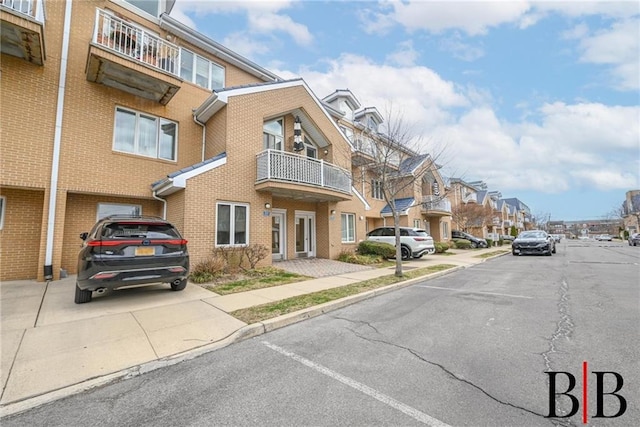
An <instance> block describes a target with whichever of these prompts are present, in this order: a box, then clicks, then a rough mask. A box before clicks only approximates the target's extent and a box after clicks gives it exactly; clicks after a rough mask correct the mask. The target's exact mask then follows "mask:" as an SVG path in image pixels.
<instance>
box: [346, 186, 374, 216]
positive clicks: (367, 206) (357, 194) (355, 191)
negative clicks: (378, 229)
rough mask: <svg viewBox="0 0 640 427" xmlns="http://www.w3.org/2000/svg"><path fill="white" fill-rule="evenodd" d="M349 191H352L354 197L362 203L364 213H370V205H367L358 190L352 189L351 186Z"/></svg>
mask: <svg viewBox="0 0 640 427" xmlns="http://www.w3.org/2000/svg"><path fill="white" fill-rule="evenodd" d="M351 190H352V191H353V193H354V194H355V195H356V197H357V198H358V199H360V201H361V202H362V204H363V205H364V210H365V211H370V210H371V205H370V204H369V203H367V200H366V199H365V198H364V197H362V194H360V193H359V192H358V190H356V187H353V186H352V187H351Z"/></svg>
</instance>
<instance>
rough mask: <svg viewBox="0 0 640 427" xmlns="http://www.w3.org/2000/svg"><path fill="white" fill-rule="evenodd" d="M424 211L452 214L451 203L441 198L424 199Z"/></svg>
mask: <svg viewBox="0 0 640 427" xmlns="http://www.w3.org/2000/svg"><path fill="white" fill-rule="evenodd" d="M422 206H423V210H427V211H442V212H451V202H450V201H449V199H443V198H442V197H439V196H433V195H430V196H424V197H423V198H422Z"/></svg>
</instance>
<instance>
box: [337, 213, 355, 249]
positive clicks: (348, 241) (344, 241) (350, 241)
mask: <svg viewBox="0 0 640 427" xmlns="http://www.w3.org/2000/svg"><path fill="white" fill-rule="evenodd" d="M343 215H344V216H345V217H346V218H347V221H346V224H347V239H349V217H352V218H353V240H343V239H342V232H343V231H344V230H343V229H342V216H343ZM356 241H357V238H356V214H355V213H351V212H340V242H341V243H355V242H356Z"/></svg>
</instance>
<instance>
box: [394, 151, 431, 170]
mask: <svg viewBox="0 0 640 427" xmlns="http://www.w3.org/2000/svg"><path fill="white" fill-rule="evenodd" d="M428 158H429V155H428V154H421V155H419V156H412V157H408V158H406V159H404V160H403V161H402V162H401V163H400V166H399V167H398V172H399V173H400V174H403V175H408V174H412V173H414V172H415V171H416V169H418V168H419V167H420V166H421V165H422V164H423V163H424V162H425V161H426V160H427V159H428Z"/></svg>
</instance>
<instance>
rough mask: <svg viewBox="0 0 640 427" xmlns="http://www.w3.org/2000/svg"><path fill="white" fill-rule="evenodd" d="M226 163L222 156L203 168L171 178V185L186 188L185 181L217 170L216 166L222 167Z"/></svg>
mask: <svg viewBox="0 0 640 427" xmlns="http://www.w3.org/2000/svg"><path fill="white" fill-rule="evenodd" d="M226 163H227V156H224V157H223V158H221V159H218V160H216V161H215V162H211V163H207V164H206V165H204V166H200V167H199V168H197V169H193V170H190V171H189V172H185V173H181V174H180V175H178V176H176V177H175V178H173V185H174V186H175V187H180V188H185V187H186V186H187V180H188V179H190V178H193V177H194V176H198V175H200V174H203V173H205V172H209V171H210V170H212V169H215V168H217V167H218V166H222V165H224V164H226Z"/></svg>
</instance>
